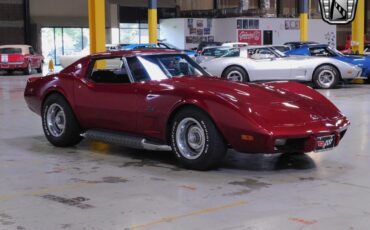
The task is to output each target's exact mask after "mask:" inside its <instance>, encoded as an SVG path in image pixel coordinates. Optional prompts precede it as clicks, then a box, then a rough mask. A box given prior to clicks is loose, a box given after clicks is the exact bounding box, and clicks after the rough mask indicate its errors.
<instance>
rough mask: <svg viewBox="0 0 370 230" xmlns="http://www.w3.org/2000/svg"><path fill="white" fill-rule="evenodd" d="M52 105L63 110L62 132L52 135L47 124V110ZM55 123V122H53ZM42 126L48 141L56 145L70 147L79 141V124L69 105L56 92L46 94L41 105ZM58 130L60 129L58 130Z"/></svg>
mask: <svg viewBox="0 0 370 230" xmlns="http://www.w3.org/2000/svg"><path fill="white" fill-rule="evenodd" d="M52 107H58V108H61V109H60V110H62V111H63V112H64V117H65V119H64V121H65V122H64V129H63V132H61V134H60V135H54V134H53V133H54V132H55V131H53V130H52V129H51V128H50V127H49V126H48V122H47V120H48V112H49V109H51V108H52ZM55 124H56V123H55ZM42 128H43V130H44V134H45V136H46V138H47V139H48V141H49V142H50V143H51V144H53V145H54V146H57V147H70V146H74V145H77V144H78V143H80V142H81V140H82V137H81V135H80V134H81V128H80V125H79V124H78V122H77V119H76V117H75V115H74V113H73V111H72V109H71V107H70V106H69V104H68V102H67V101H66V100H65V99H64V97H62V96H61V95H58V94H52V95H50V96H48V97H47V98H46V99H45V101H44V103H43V107H42ZM59 131H60V130H59Z"/></svg>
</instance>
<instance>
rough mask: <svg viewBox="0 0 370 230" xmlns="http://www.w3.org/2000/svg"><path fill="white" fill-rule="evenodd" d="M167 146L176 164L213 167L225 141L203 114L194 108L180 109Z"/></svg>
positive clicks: (196, 168) (223, 148) (223, 151)
mask: <svg viewBox="0 0 370 230" xmlns="http://www.w3.org/2000/svg"><path fill="white" fill-rule="evenodd" d="M171 146H172V149H173V151H174V152H175V154H176V157H177V159H178V160H179V162H180V164H182V165H183V166H184V167H185V168H188V169H194V170H209V169H212V168H216V167H217V166H218V165H219V164H220V163H221V161H222V160H223V158H224V157H225V155H226V152H227V145H226V144H225V141H224V139H223V137H222V135H221V134H220V132H219V131H218V129H217V127H216V126H215V124H214V123H213V121H212V120H211V119H210V118H209V117H208V115H207V114H205V113H204V112H202V111H201V110H198V109H195V108H188V109H184V110H181V111H180V112H179V113H178V114H177V115H176V116H175V118H174V120H173V122H172V126H171Z"/></svg>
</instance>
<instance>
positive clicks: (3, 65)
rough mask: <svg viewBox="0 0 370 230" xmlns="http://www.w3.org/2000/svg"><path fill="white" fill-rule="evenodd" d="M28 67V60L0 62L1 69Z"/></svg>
mask: <svg viewBox="0 0 370 230" xmlns="http://www.w3.org/2000/svg"><path fill="white" fill-rule="evenodd" d="M25 68H27V63H26V62H13V63H12V62H9V63H0V69H2V70H18V69H25Z"/></svg>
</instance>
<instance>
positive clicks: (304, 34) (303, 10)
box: [299, 0, 309, 42]
mask: <svg viewBox="0 0 370 230" xmlns="http://www.w3.org/2000/svg"><path fill="white" fill-rule="evenodd" d="M308 3H309V1H308V0H300V1H299V18H300V37H301V41H302V42H306V41H308V11H309V4H308Z"/></svg>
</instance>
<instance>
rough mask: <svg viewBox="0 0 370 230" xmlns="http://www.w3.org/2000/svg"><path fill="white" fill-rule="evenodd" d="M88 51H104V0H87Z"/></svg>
mask: <svg viewBox="0 0 370 230" xmlns="http://www.w3.org/2000/svg"><path fill="white" fill-rule="evenodd" d="M88 5H89V29H90V53H97V52H104V51H106V48H105V0H88Z"/></svg>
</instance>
